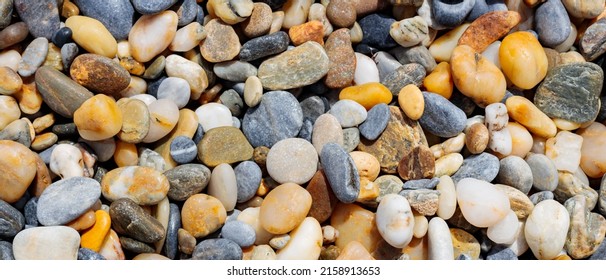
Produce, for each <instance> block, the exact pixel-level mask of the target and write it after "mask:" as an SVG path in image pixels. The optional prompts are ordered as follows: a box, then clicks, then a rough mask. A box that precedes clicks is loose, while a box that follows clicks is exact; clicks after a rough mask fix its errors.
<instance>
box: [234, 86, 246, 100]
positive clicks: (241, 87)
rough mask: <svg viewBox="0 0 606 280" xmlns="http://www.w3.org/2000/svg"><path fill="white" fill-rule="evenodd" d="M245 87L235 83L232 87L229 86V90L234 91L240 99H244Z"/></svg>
mask: <svg viewBox="0 0 606 280" xmlns="http://www.w3.org/2000/svg"><path fill="white" fill-rule="evenodd" d="M245 86H246V83H235V84H234V85H233V86H231V89H233V90H235V91H236V92H237V93H238V94H239V95H240V97H242V98H244V87H245Z"/></svg>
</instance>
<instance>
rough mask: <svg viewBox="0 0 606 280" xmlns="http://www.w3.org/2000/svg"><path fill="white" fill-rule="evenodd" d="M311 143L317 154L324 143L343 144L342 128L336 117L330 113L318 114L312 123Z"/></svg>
mask: <svg viewBox="0 0 606 280" xmlns="http://www.w3.org/2000/svg"><path fill="white" fill-rule="evenodd" d="M311 142H312V144H313V146H314V148H315V149H316V151H317V153H318V154H319V153H320V152H322V147H324V145H325V144H326V143H330V142H334V143H337V144H339V145H341V146H342V145H343V129H342V128H341V124H340V123H339V121H338V120H337V118H336V117H335V116H333V115H331V114H322V115H320V116H319V117H318V118H317V120H316V122H315V123H314V125H313V132H312V141H311Z"/></svg>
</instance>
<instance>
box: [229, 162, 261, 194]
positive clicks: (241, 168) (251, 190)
mask: <svg viewBox="0 0 606 280" xmlns="http://www.w3.org/2000/svg"><path fill="white" fill-rule="evenodd" d="M234 172H235V173H236V182H237V185H238V200H237V201H238V203H243V202H246V201H248V200H250V199H251V198H253V197H254V196H255V194H256V192H257V190H258V189H259V186H260V185H261V180H262V172H261V168H260V167H259V166H258V165H257V164H256V163H255V162H254V161H243V162H241V163H240V164H238V165H237V166H236V167H235V168H234Z"/></svg>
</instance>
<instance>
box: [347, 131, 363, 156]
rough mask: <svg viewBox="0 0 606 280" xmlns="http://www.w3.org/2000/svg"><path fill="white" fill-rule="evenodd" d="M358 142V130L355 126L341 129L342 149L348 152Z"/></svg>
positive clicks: (354, 147)
mask: <svg viewBox="0 0 606 280" xmlns="http://www.w3.org/2000/svg"><path fill="white" fill-rule="evenodd" d="M358 144H360V130H359V129H358V128H357V127H349V128H346V129H343V149H345V151H346V152H348V153H350V152H352V151H353V150H355V149H356V147H357V146H358Z"/></svg>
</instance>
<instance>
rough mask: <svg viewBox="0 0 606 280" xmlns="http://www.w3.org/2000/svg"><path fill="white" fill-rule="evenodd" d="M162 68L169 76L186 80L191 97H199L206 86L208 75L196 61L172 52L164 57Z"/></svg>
mask: <svg viewBox="0 0 606 280" xmlns="http://www.w3.org/2000/svg"><path fill="white" fill-rule="evenodd" d="M164 70H166V74H167V75H168V76H169V77H176V78H181V79H183V80H186V81H187V83H188V84H189V89H190V91H191V98H192V99H198V98H200V95H201V94H202V92H203V91H204V90H205V89H206V88H207V87H208V76H207V75H206V72H205V71H204V68H202V66H200V65H199V64H198V63H195V62H193V61H190V60H187V59H185V58H184V57H181V56H178V55H174V54H172V55H169V56H168V57H166V66H165V67H164ZM160 85H161V83H160ZM158 90H159V88H158Z"/></svg>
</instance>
